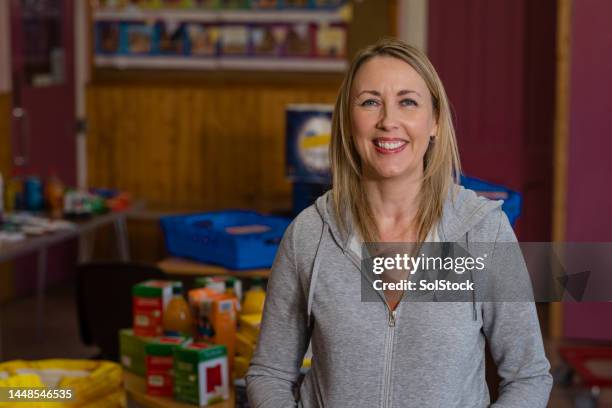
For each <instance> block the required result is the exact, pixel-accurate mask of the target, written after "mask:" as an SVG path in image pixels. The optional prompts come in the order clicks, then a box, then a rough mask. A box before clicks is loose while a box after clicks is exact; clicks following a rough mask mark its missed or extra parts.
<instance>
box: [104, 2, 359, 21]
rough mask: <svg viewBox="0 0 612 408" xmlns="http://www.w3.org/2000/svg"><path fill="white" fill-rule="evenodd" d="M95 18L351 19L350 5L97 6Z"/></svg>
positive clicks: (218, 19) (209, 19)
mask: <svg viewBox="0 0 612 408" xmlns="http://www.w3.org/2000/svg"><path fill="white" fill-rule="evenodd" d="M93 17H94V20H95V21H134V20H145V21H151V20H161V21H189V22H204V23H211V22H212V23H224V22H232V23H241V22H244V23H252V22H256V23H278V22H283V23H302V22H305V21H306V22H313V23H328V24H329V23H343V22H347V21H348V20H350V18H351V10H350V8H347V7H346V6H345V7H340V8H338V9H327V10H325V9H319V10H287V9H283V10H200V9H169V8H164V9H149V10H147V9H139V8H126V9H119V10H115V9H100V10H97V11H95V12H94V14H93Z"/></svg>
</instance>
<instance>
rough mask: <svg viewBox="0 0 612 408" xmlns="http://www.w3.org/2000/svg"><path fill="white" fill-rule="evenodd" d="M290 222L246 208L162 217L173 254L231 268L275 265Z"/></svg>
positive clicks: (167, 241) (166, 238) (165, 235)
mask: <svg viewBox="0 0 612 408" xmlns="http://www.w3.org/2000/svg"><path fill="white" fill-rule="evenodd" d="M290 222H291V221H290V220H289V219H286V218H282V217H273V216H265V215H261V214H259V213H256V212H254V211H244V210H228V211H214V212H207V213H201V214H192V215H179V216H167V217H162V218H161V226H162V229H163V231H164V237H165V241H166V248H167V249H168V252H170V254H172V255H175V256H181V257H187V258H192V259H195V260H198V261H201V262H206V263H213V264H218V265H222V266H225V267H226V268H229V269H255V268H269V267H271V266H272V263H273V262H274V257H275V256H276V250H277V249H278V245H279V243H280V240H281V238H282V236H283V234H284V232H285V230H286V229H287V227H288V226H289V223H290ZM241 228H242V230H240V229H241ZM264 228H265V229H266V230H265V231H256V230H258V229H259V230H263V229H264ZM249 229H250V230H249Z"/></svg>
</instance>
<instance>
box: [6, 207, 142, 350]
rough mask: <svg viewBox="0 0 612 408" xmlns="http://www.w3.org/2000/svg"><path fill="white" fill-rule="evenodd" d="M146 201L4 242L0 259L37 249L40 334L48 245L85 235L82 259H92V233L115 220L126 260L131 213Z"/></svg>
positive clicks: (118, 248) (80, 247) (37, 301)
mask: <svg viewBox="0 0 612 408" xmlns="http://www.w3.org/2000/svg"><path fill="white" fill-rule="evenodd" d="M143 207H144V203H143V202H136V203H134V204H132V206H130V208H128V209H126V210H123V211H116V212H109V213H106V214H101V215H94V216H92V217H91V218H89V219H87V220H83V221H76V222H75V224H76V228H71V229H66V230H60V231H56V232H52V233H47V234H44V235H40V236H29V237H27V238H26V239H24V240H22V241H19V242H14V243H3V244H2V245H0V262H6V261H10V260H12V259H15V258H18V257H20V256H23V255H27V254H28V253H31V252H36V253H37V283H36V298H37V299H36V315H37V325H38V335H39V337H41V338H42V334H43V333H42V321H43V318H44V303H45V285H46V276H47V248H49V247H50V246H52V245H55V244H59V243H62V242H65V241H68V240H70V239H72V238H77V237H79V238H81V239H80V242H79V261H80V262H86V261H88V260H90V259H91V254H92V251H93V235H92V233H93V232H95V230H96V229H97V228H99V227H101V226H104V225H108V224H113V225H114V228H115V234H116V236H117V250H118V253H119V258H120V259H121V260H122V261H129V259H130V252H129V245H128V236H127V224H126V219H127V217H129V216H131V215H132V214H134V213H136V212H138V211H141V210H142V208H143ZM1 360H2V319H1V315H0V361H1Z"/></svg>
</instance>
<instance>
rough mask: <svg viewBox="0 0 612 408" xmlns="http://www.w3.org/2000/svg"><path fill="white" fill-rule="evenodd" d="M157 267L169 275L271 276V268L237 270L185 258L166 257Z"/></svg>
mask: <svg viewBox="0 0 612 408" xmlns="http://www.w3.org/2000/svg"><path fill="white" fill-rule="evenodd" d="M157 267H158V268H159V269H161V270H162V271H164V272H165V273H167V274H168V275H196V276H211V275H230V276H235V277H237V278H255V277H258V278H268V277H269V276H270V269H247V270H240V271H237V270H231V269H226V268H224V267H222V266H217V265H209V264H205V263H201V262H195V261H191V260H188V259H184V258H166V259H164V260H162V261H160V262H159V263H158V264H157Z"/></svg>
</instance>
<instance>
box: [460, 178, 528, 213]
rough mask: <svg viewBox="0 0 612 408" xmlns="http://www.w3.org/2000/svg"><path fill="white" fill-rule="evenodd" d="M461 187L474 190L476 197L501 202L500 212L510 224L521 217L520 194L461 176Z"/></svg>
mask: <svg viewBox="0 0 612 408" xmlns="http://www.w3.org/2000/svg"><path fill="white" fill-rule="evenodd" d="M461 185H462V186H463V187H465V188H468V189H470V190H474V191H475V192H476V194H478V195H481V196H484V197H487V198H490V199H492V200H503V201H504V203H503V205H502V210H503V211H504V212H505V213H506V215H507V216H508V220H510V224H512V225H514V223H515V222H516V220H517V219H518V217H519V216H520V215H521V203H522V197H521V194H520V193H517V192H516V191H512V190H510V189H508V188H506V187H504V186H500V185H497V184H493V183H488V182H486V181H482V180H480V179H477V178H473V177H467V176H463V175H462V176H461Z"/></svg>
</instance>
